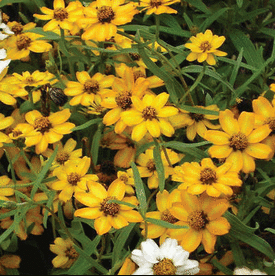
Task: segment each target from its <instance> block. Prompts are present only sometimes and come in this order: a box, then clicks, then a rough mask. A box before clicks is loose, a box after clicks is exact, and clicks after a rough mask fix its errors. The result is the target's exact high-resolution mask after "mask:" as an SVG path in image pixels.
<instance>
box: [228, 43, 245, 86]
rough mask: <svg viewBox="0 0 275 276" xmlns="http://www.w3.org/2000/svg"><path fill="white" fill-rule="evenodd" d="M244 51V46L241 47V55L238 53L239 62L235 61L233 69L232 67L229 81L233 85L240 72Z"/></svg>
mask: <svg viewBox="0 0 275 276" xmlns="http://www.w3.org/2000/svg"><path fill="white" fill-rule="evenodd" d="M243 52H244V48H241V50H240V52H239V55H238V58H237V60H236V61H237V62H236V63H235V65H234V67H233V69H232V73H231V76H230V80H229V83H230V84H231V85H232V86H233V85H234V83H235V81H236V78H237V76H238V72H239V69H240V66H241V62H242V59H243Z"/></svg>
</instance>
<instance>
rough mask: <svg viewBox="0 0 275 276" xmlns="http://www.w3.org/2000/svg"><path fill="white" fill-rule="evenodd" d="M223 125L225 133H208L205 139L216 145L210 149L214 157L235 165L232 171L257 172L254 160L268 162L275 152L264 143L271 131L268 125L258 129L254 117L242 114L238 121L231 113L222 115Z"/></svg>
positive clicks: (214, 131) (228, 111) (210, 131)
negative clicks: (267, 159) (265, 160)
mask: <svg viewBox="0 0 275 276" xmlns="http://www.w3.org/2000/svg"><path fill="white" fill-rule="evenodd" d="M219 120H220V125H221V128H222V130H223V131H219V130H208V131H206V133H205V136H204V139H206V140H208V141H210V142H212V143H213V144H214V145H213V146H211V147H210V148H209V150H208V152H209V154H210V156H211V157H216V158H225V159H226V162H230V163H232V168H231V170H234V171H240V170H242V171H243V172H245V173H249V172H253V171H254V170H255V166H256V165H255V158H259V159H266V158H268V156H269V155H270V154H271V152H272V150H271V148H270V147H269V146H267V145H265V144H263V143H261V142H262V141H263V140H264V139H265V138H266V137H267V136H268V135H269V134H270V132H271V129H270V128H269V126H268V125H263V126H260V127H257V126H256V125H255V115H254V114H253V113H249V112H242V113H241V114H240V116H239V118H238V120H237V119H235V118H234V114H233V113H232V111H230V110H228V109H227V110H225V111H221V112H220V116H219Z"/></svg>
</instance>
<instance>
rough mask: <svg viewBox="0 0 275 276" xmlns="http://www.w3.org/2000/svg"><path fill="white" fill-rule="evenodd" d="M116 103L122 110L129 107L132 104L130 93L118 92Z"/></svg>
mask: <svg viewBox="0 0 275 276" xmlns="http://www.w3.org/2000/svg"><path fill="white" fill-rule="evenodd" d="M116 103H117V105H118V106H119V107H121V108H122V109H124V110H125V109H128V108H130V107H131V105H132V100H131V93H129V92H128V93H124V94H120V95H119V96H117V97H116Z"/></svg>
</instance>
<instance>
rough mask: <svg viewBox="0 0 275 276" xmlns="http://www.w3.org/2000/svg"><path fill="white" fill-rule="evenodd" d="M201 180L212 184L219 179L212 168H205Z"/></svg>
mask: <svg viewBox="0 0 275 276" xmlns="http://www.w3.org/2000/svg"><path fill="white" fill-rule="evenodd" d="M200 181H201V182H202V183H203V184H206V185H211V184H213V183H215V182H216V181H217V174H216V172H215V171H214V170H212V169H211V168H204V169H203V170H202V171H201V173H200Z"/></svg>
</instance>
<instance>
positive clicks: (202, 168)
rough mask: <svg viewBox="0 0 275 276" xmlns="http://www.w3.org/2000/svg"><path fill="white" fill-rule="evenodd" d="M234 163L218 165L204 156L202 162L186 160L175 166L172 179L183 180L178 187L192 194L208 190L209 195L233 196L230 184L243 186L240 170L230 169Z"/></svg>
mask: <svg viewBox="0 0 275 276" xmlns="http://www.w3.org/2000/svg"><path fill="white" fill-rule="evenodd" d="M231 166H232V164H230V163H224V164H223V165H221V166H220V167H216V166H215V165H214V163H213V161H212V160H211V159H210V158H204V159H202V160H201V162H200V164H199V163H197V162H191V163H188V162H185V163H183V164H182V165H181V166H177V167H175V173H174V174H173V175H172V180H174V181H179V182H183V183H182V184H181V185H180V186H179V187H178V188H179V189H187V192H188V193H190V194H192V195H199V194H202V193H203V192H205V191H206V193H207V194H208V195H209V196H213V197H219V196H220V195H221V194H224V195H225V196H232V194H233V190H232V189H231V187H230V186H241V185H242V181H241V179H240V178H239V176H238V172H235V171H230V169H231Z"/></svg>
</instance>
